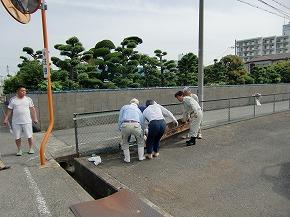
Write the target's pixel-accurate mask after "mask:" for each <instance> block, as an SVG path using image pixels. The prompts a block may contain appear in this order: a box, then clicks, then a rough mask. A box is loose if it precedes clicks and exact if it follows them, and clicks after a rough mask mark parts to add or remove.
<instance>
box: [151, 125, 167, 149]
mask: <svg viewBox="0 0 290 217" xmlns="http://www.w3.org/2000/svg"><path fill="white" fill-rule="evenodd" d="M165 128H166V122H165V120H153V121H150V123H149V125H148V137H147V140H146V145H147V148H146V150H147V154H152V151H154V152H155V153H157V152H159V145H160V139H161V137H162V136H163V134H164V132H165Z"/></svg>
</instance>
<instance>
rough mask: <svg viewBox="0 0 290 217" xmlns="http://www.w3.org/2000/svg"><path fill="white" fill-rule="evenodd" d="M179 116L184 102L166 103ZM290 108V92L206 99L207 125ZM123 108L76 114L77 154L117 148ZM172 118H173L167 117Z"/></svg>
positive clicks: (205, 116)
mask: <svg viewBox="0 0 290 217" xmlns="http://www.w3.org/2000/svg"><path fill="white" fill-rule="evenodd" d="M163 106H164V107H165V108H167V109H168V110H170V111H171V112H172V113H173V114H174V115H175V116H176V118H177V119H179V118H181V116H182V113H183V105H182V104H181V103H174V104H167V105H163ZM289 109H290V93H280V94H270V95H255V96H248V97H236V98H228V99H217V100H206V101H203V111H204V119H203V126H209V125H216V124H221V123H226V122H230V121H235V120H241V119H249V118H254V117H257V116H261V115H265V114H272V113H275V112H281V111H287V110H289ZM118 116H119V110H112V111H104V112H92V113H75V114H74V125H75V140H76V152H77V154H81V153H86V152H88V151H91V150H96V149H101V148H104V149H108V148H116V147H118V145H119V142H120V131H119V129H118V124H117V123H118ZM167 121H170V120H167Z"/></svg>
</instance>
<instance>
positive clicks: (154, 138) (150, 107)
mask: <svg viewBox="0 0 290 217" xmlns="http://www.w3.org/2000/svg"><path fill="white" fill-rule="evenodd" d="M146 106H147V108H146V109H145V110H144V111H143V115H144V117H145V119H146V120H147V121H148V122H149V125H148V137H147V140H146V145H147V146H146V148H147V155H146V157H147V158H148V159H152V158H153V156H154V157H158V156H159V145H160V139H161V137H162V136H163V134H164V132H165V128H166V122H165V119H164V115H165V116H168V117H170V118H171V119H172V120H173V121H174V123H175V124H176V125H178V122H177V120H176V118H175V117H174V115H173V114H172V113H171V112H170V111H168V110H167V109H166V108H164V107H163V106H161V105H159V104H157V103H156V102H155V101H154V100H147V101H146Z"/></svg>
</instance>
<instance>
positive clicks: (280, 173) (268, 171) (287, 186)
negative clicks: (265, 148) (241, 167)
mask: <svg viewBox="0 0 290 217" xmlns="http://www.w3.org/2000/svg"><path fill="white" fill-rule="evenodd" d="M262 178H264V179H265V180H267V181H269V182H271V183H272V184H273V188H272V189H273V191H274V192H276V193H278V194H279V195H281V196H283V197H285V198H287V199H288V200H290V162H287V163H284V164H277V165H273V166H269V167H265V168H264V169H263V170H262Z"/></svg>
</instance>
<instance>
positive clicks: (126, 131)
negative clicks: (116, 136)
mask: <svg viewBox="0 0 290 217" xmlns="http://www.w3.org/2000/svg"><path fill="white" fill-rule="evenodd" d="M138 105H139V101H138V99H136V98H134V99H131V101H130V104H129V105H124V106H123V107H122V108H121V110H120V114H119V122H118V125H119V129H120V131H121V134H122V142H121V147H122V150H123V153H124V161H125V162H126V163H130V150H129V141H128V140H129V138H130V136H131V135H134V136H135V138H136V140H137V144H138V157H139V160H140V161H142V160H144V159H145V158H144V136H143V135H144V134H143V127H144V117H143V114H142V112H141V111H140V109H139V108H138Z"/></svg>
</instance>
